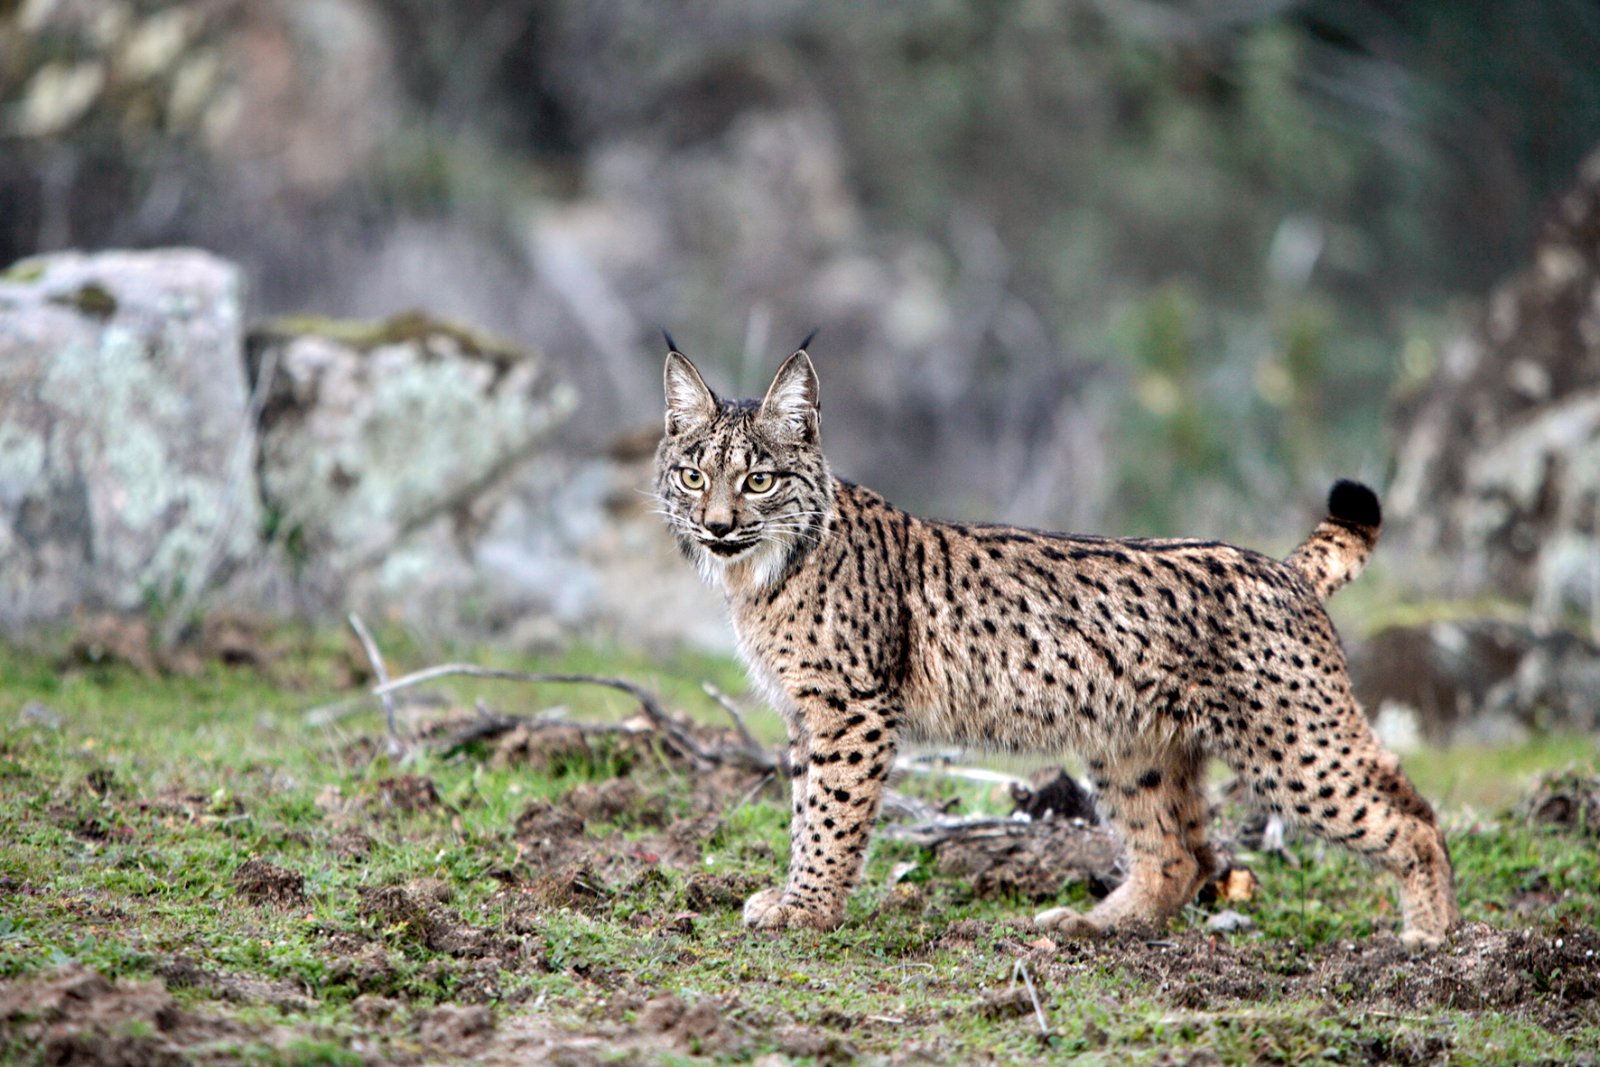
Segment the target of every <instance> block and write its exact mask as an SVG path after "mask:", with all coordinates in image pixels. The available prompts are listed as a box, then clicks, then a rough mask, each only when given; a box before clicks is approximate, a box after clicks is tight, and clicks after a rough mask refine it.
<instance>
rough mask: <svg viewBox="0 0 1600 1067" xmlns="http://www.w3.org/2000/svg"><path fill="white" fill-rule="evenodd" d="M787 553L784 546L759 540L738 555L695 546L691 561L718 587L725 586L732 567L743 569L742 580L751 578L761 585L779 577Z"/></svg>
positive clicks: (701, 573)
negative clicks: (716, 552) (726, 554)
mask: <svg viewBox="0 0 1600 1067" xmlns="http://www.w3.org/2000/svg"><path fill="white" fill-rule="evenodd" d="M786 555H787V552H786V550H785V546H783V545H781V544H777V543H774V542H772V541H760V542H758V543H757V544H755V545H753V546H752V547H751V548H750V549H749V550H748V551H745V552H741V553H740V554H739V555H737V556H719V555H716V554H715V553H713V552H708V551H707V550H706V549H705V548H703V547H698V546H697V547H696V550H695V554H694V562H695V567H696V568H697V569H698V570H699V571H700V577H701V578H703V579H704V580H705V581H706V582H707V583H708V584H710V585H714V586H716V587H717V588H718V589H724V590H725V589H727V587H728V579H729V577H730V572H731V571H732V570H733V569H734V568H738V569H740V570H741V571H743V574H742V575H741V577H742V578H743V579H744V581H747V582H752V583H754V585H755V587H756V588H758V589H760V588H764V587H765V586H768V585H771V584H772V583H773V582H775V581H776V580H777V579H778V575H779V574H780V573H781V572H782V570H783V560H784V557H785V556H786Z"/></svg>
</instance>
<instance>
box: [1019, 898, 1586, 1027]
mask: <svg viewBox="0 0 1600 1067" xmlns="http://www.w3.org/2000/svg"><path fill="white" fill-rule="evenodd" d="M1108 963H1109V964H1113V965H1115V966H1117V967H1118V968H1120V969H1123V970H1126V971H1128V972H1129V973H1132V974H1134V975H1137V976H1138V977H1140V978H1142V979H1144V980H1145V981H1148V982H1150V983H1151V984H1152V985H1153V986H1155V987H1156V988H1157V989H1158V990H1159V991H1160V994H1161V995H1162V996H1163V997H1164V998H1166V999H1168V1000H1170V1001H1171V1002H1172V1003H1173V1004H1174V1005H1176V1006H1178V1007H1180V1008H1185V1009H1190V1010H1201V1009H1205V1010H1211V1009H1215V1008H1218V1007H1222V1006H1226V1005H1228V1004H1231V1003H1239V1002H1257V1001H1261V1000H1276V999H1280V998H1284V999H1294V998H1308V999H1327V998H1328V997H1329V996H1334V997H1336V998H1337V999H1338V1000H1339V1002H1340V1003H1341V1004H1344V1005H1346V1006H1350V1005H1360V1006H1362V1007H1365V1008H1377V1009H1383V1010H1390V1011H1418V1010H1423V1009H1434V1008H1445V1007H1447V1008H1452V1009H1455V1010H1460V1011H1515V1012H1518V1013H1522V1014H1528V1015H1531V1016H1533V1017H1534V1018H1535V1019H1536V1020H1537V1021H1538V1022H1539V1023H1540V1024H1541V1025H1543V1026H1546V1027H1548V1028H1550V1029H1552V1030H1557V1031H1563V1030H1570V1029H1574V1028H1577V1027H1581V1026H1593V1025H1596V1024H1597V1023H1600V931H1596V930H1593V929H1589V928H1587V927H1578V926H1574V927H1572V928H1570V929H1563V930H1559V931H1549V930H1547V931H1533V930H1522V931H1508V930H1499V929H1496V928H1495V927H1492V926H1489V925H1487V924H1484V923H1471V924H1468V925H1466V926H1464V927H1462V928H1461V929H1459V930H1458V931H1456V933H1455V934H1454V935H1453V936H1452V938H1451V940H1450V943H1449V944H1448V945H1446V946H1445V947H1444V948H1442V949H1440V950H1438V951H1434V952H1426V953H1422V954H1420V955H1416V956H1413V955H1411V954H1410V953H1408V952H1407V950H1406V949H1405V948H1404V947H1403V946H1402V945H1401V944H1400V940H1399V939H1398V938H1397V937H1395V936H1393V935H1392V934H1377V935H1374V936H1372V937H1368V938H1364V939H1361V940H1358V941H1342V942H1336V943H1332V944H1328V945H1324V946H1320V947H1318V948H1316V949H1313V950H1310V951H1301V950H1296V948H1295V947H1294V946H1293V945H1292V944H1288V943H1265V942H1255V943H1248V944H1233V943H1229V942H1226V941H1222V940H1219V939H1217V938H1213V937H1208V936H1206V935H1204V934H1201V933H1196V932H1190V933H1186V934H1184V935H1182V936H1179V937H1177V938H1173V939H1171V940H1162V941H1159V942H1154V943H1149V942H1146V941H1144V940H1141V939H1136V938H1127V939H1121V940H1111V941H1105V942H1082V941H1068V942H1066V943H1065V944H1063V945H1062V946H1061V947H1060V950H1059V951H1058V952H1057V954H1056V955H1055V957H1054V958H1053V959H1050V960H1045V961H1042V962H1041V964H1040V967H1041V970H1042V971H1044V972H1046V973H1050V972H1052V971H1059V972H1062V973H1070V972H1074V971H1078V970H1082V969H1084V968H1100V967H1104V966H1105V965H1106V964H1108Z"/></svg>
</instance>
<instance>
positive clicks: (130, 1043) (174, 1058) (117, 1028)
mask: <svg viewBox="0 0 1600 1067" xmlns="http://www.w3.org/2000/svg"><path fill="white" fill-rule="evenodd" d="M248 1033H249V1031H248V1030H247V1028H245V1027H243V1026H242V1025H240V1024H237V1023H233V1022H231V1021H227V1020H219V1019H213V1018H207V1017H204V1016H200V1015H196V1014H193V1013H191V1012H187V1011H184V1010H183V1009H181V1008H179V1007H178V1005H177V1004H176V1003H174V1002H173V999H172V996H171V995H170V994H169V993H168V992H167V990H166V987H165V986H164V985H162V983H161V982H159V981H156V982H112V981H110V980H108V979H107V978H106V977H105V976H103V975H101V974H100V973H98V972H97V971H93V970H90V969H89V968H87V967H83V966H82V965H80V964H71V965H69V966H66V967H61V968H57V969H55V970H52V971H47V972H44V973H43V974H39V975H34V976H31V977H29V978H26V979H20V980H17V981H13V982H4V983H0V1048H4V1047H11V1048H19V1047H26V1048H29V1049H31V1050H33V1051H34V1053H35V1054H36V1056H37V1057H38V1059H39V1061H40V1062H42V1063H63V1064H66V1063H70V1064H93V1065H104V1067H165V1065H168V1064H174V1065H176V1064H181V1063H187V1062H189V1060H188V1054H187V1050H189V1049H191V1048H194V1047H195V1046H197V1045H202V1044H205V1043H209V1042H216V1041H219V1040H222V1039H224V1038H233V1039H236V1040H237V1039H240V1038H242V1037H245V1036H247V1035H248Z"/></svg>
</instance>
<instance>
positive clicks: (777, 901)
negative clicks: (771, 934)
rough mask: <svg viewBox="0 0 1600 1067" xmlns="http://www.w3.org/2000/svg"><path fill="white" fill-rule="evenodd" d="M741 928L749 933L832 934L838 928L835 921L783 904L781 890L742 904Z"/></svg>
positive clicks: (771, 891)
mask: <svg viewBox="0 0 1600 1067" xmlns="http://www.w3.org/2000/svg"><path fill="white" fill-rule="evenodd" d="M744 924H745V925H746V926H748V927H750V928H751V929H752V930H784V929H790V930H794V929H802V928H804V929H811V930H832V929H833V928H834V927H835V926H838V925H839V917H838V916H836V915H831V916H830V915H822V914H820V913H818V912H815V911H812V910H810V909H809V908H802V907H800V906H799V905H798V904H794V903H792V902H785V901H784V898H783V889H782V888H780V887H778V886H773V887H772V888H771V889H763V890H762V891H761V892H759V893H757V894H756V895H755V896H753V897H751V898H750V899H749V900H747V901H745V902H744Z"/></svg>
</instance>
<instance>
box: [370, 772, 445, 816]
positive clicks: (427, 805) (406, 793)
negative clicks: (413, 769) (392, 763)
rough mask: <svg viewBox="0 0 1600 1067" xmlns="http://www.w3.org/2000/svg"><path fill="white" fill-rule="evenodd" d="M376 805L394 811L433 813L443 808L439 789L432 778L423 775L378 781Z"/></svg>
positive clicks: (400, 776)
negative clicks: (436, 809)
mask: <svg viewBox="0 0 1600 1067" xmlns="http://www.w3.org/2000/svg"><path fill="white" fill-rule="evenodd" d="M377 788H378V795H377V798H376V801H375V803H376V804H377V805H378V806H379V807H380V808H384V809H389V810H393V811H407V812H411V811H432V810H433V809H435V808H438V807H442V806H443V803H444V802H443V801H442V800H441V799H440V797H439V787H438V786H437V785H435V784H434V781H433V779H432V778H429V777H428V776H426V775H422V774H402V775H398V776H396V777H394V778H382V779H379V781H378V787H377Z"/></svg>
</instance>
